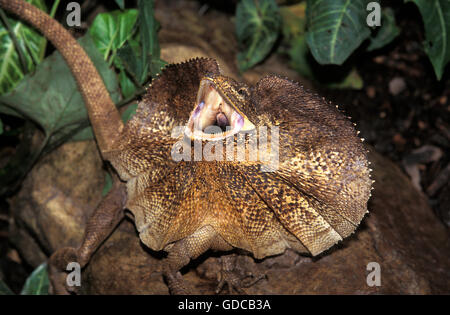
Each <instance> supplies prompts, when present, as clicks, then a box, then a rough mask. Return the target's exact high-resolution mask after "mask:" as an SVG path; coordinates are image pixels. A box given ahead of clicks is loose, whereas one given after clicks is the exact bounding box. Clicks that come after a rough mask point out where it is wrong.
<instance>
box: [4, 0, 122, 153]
mask: <svg viewBox="0 0 450 315" xmlns="http://www.w3.org/2000/svg"><path fill="white" fill-rule="evenodd" d="M0 7H2V8H4V9H6V10H7V11H10V12H11V13H13V14H15V15H17V16H18V17H19V18H21V19H23V20H25V21H26V22H28V23H29V24H31V25H32V26H33V27H35V28H36V29H38V30H39V31H40V32H41V33H42V34H43V35H44V36H45V37H46V38H47V39H48V40H50V42H51V43H52V44H53V45H54V46H55V48H56V49H57V50H58V51H59V52H60V53H61V55H62V56H63V57H64V59H65V60H66V62H67V65H68V66H69V68H70V70H71V71H72V74H73V76H74V77H75V80H76V82H77V84H78V88H79V90H80V92H81V94H82V96H83V100H84V103H85V106H86V108H87V111H88V114H89V120H90V121H91V124H92V127H93V129H94V134H95V137H96V140H97V144H98V147H99V149H100V152H101V154H102V156H103V157H104V158H105V153H107V152H108V151H111V150H113V149H114V143H116V140H117V139H118V138H119V136H120V134H121V131H122V129H123V123H122V120H121V118H120V114H119V112H118V110H117V108H116V106H115V105H114V103H113V101H112V100H111V97H110V96H109V93H108V91H107V89H106V87H105V84H104V83H103V81H102V78H101V77H100V75H99V73H98V71H97V69H96V68H95V66H94V64H93V63H92V61H91V60H90V58H89V57H88V55H87V54H86V52H85V51H84V49H83V48H82V47H81V46H80V45H79V44H78V42H77V41H76V40H75V39H74V38H73V37H72V35H70V33H69V32H68V31H67V30H66V29H64V27H63V26H62V25H61V24H59V23H58V22H57V21H56V20H54V19H53V18H51V17H50V16H49V15H48V14H46V13H45V12H43V11H41V10H39V9H38V8H36V7H34V6H33V5H31V4H29V3H27V2H25V1H22V0H0Z"/></svg>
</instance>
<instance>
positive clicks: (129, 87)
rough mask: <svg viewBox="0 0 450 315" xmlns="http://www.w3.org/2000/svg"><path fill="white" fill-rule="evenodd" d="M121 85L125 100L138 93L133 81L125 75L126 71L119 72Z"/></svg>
mask: <svg viewBox="0 0 450 315" xmlns="http://www.w3.org/2000/svg"><path fill="white" fill-rule="evenodd" d="M119 84H120V90H121V91H122V96H123V98H128V97H130V96H131V95H133V94H134V92H135V91H136V86H135V85H134V83H133V81H131V80H130V79H129V78H128V75H127V74H126V73H125V70H121V71H120V72H119Z"/></svg>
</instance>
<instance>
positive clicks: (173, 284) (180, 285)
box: [165, 271, 192, 295]
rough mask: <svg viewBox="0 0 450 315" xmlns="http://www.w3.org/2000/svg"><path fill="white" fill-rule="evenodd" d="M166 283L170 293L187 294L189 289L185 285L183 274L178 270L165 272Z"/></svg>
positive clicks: (189, 292)
mask: <svg viewBox="0 0 450 315" xmlns="http://www.w3.org/2000/svg"><path fill="white" fill-rule="evenodd" d="M165 277H166V280H167V284H168V287H169V290H170V294H172V295H189V294H192V293H191V291H190V290H189V289H188V288H187V287H186V286H185V284H184V281H183V276H182V275H181V273H180V272H179V271H177V272H175V273H170V272H167V273H166V274H165Z"/></svg>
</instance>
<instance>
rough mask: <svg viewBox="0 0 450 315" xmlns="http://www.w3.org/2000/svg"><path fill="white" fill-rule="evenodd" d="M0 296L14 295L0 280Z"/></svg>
mask: <svg viewBox="0 0 450 315" xmlns="http://www.w3.org/2000/svg"><path fill="white" fill-rule="evenodd" d="M0 295H14V293H13V291H11V289H10V288H9V287H8V286H7V285H6V283H5V282H3V280H1V279H0Z"/></svg>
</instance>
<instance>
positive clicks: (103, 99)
mask: <svg viewBox="0 0 450 315" xmlns="http://www.w3.org/2000/svg"><path fill="white" fill-rule="evenodd" d="M0 5H1V6H2V7H3V8H5V9H7V10H8V11H11V12H12V13H14V14H16V15H18V16H19V17H20V18H22V19H24V20H25V21H27V22H28V23H30V24H31V25H33V26H34V27H36V28H37V29H38V30H40V31H41V32H42V33H43V34H44V35H45V36H46V37H47V38H48V39H49V40H50V41H51V42H52V43H53V44H54V46H55V47H56V48H57V49H58V50H59V51H60V52H61V54H62V55H63V57H64V58H65V59H66V61H67V63H68V65H69V67H70V69H71V70H72V72H73V75H74V77H75V79H76V81H77V83H78V86H79V89H80V91H81V93H82V95H83V98H84V101H85V104H86V107H87V110H88V114H89V119H90V121H91V124H92V126H93V129H94V134H95V138H96V141H97V144H98V147H99V150H100V152H101V155H102V157H103V159H104V160H106V161H109V162H110V163H111V165H112V166H113V167H114V169H115V170H116V171H117V173H118V175H119V177H120V179H121V181H119V180H116V182H115V184H114V187H113V189H112V190H111V192H110V193H109V194H108V195H107V196H106V197H105V198H104V200H103V201H102V202H101V203H100V205H99V206H98V208H97V209H96V210H95V211H94V213H93V215H92V217H91V218H90V219H89V221H88V224H87V228H86V232H85V236H84V240H83V243H82V244H81V246H80V247H79V248H76V249H75V248H62V249H59V250H58V251H56V252H55V253H54V254H53V255H52V257H51V258H50V262H49V266H50V274H51V280H52V286H53V289H54V291H55V292H56V293H67V292H68V291H67V290H68V289H69V288H66V287H65V285H64V283H65V273H64V272H63V271H64V270H65V268H66V266H67V264H68V263H69V262H72V261H76V262H79V263H80V264H81V266H85V265H86V263H88V261H89V259H90V257H91V255H92V254H93V253H94V252H95V250H96V249H97V248H98V247H99V245H100V244H101V243H102V242H103V241H104V240H105V239H106V238H107V237H108V235H109V234H110V233H111V232H112V231H113V229H114V228H115V226H116V225H117V224H118V223H119V222H120V221H121V219H122V218H123V216H124V211H123V210H124V209H129V210H130V211H131V213H132V214H133V215H134V219H135V223H136V228H137V231H138V232H139V236H140V239H141V240H142V242H143V243H144V244H145V245H147V246H148V247H150V248H151V249H153V250H156V251H159V250H164V251H167V252H168V256H167V258H165V259H166V261H165V265H164V266H165V267H164V272H163V273H164V276H165V279H166V281H167V283H168V286H169V289H170V291H171V292H172V293H188V292H189V291H188V290H187V288H186V287H185V286H184V284H183V280H182V276H181V274H180V272H179V270H180V269H181V268H182V267H183V266H185V265H186V264H188V263H189V261H190V259H192V258H196V257H198V256H199V255H201V254H202V253H204V252H206V251H207V250H209V249H212V250H218V251H229V250H231V249H233V248H239V249H243V250H245V251H247V252H249V253H251V254H252V255H253V256H254V257H255V258H264V257H266V256H270V255H277V254H281V253H283V252H284V251H285V250H286V249H287V248H292V249H294V250H295V251H297V252H299V253H307V254H311V255H318V254H320V253H322V252H323V251H325V250H327V249H328V248H330V247H331V246H333V245H334V244H336V243H337V242H339V241H340V240H342V239H344V238H345V237H347V236H349V235H350V234H351V233H353V232H354V231H355V229H356V228H357V226H358V225H359V223H360V222H361V219H362V218H363V216H364V215H365V213H366V212H367V201H368V199H369V197H370V191H371V184H372V180H371V179H370V169H369V167H368V164H369V163H368V160H367V156H366V150H365V149H364V147H363V145H362V143H361V139H360V138H359V137H358V136H357V131H356V130H355V128H354V125H353V124H352V123H351V122H350V120H349V119H348V118H347V117H345V116H344V115H343V114H342V113H341V112H340V111H339V110H338V109H337V107H335V106H332V105H330V104H329V103H327V102H326V101H324V100H323V99H322V98H320V97H318V96H316V95H313V94H311V93H310V92H308V91H306V90H304V89H303V88H302V87H301V86H299V85H298V84H297V83H294V82H291V81H289V80H287V79H284V78H281V77H278V76H267V77H264V78H262V79H261V80H260V81H259V82H258V83H257V84H256V85H255V86H252V87H248V86H246V85H245V84H242V83H238V82H236V81H234V80H233V79H231V78H228V77H226V76H224V75H222V74H221V72H220V69H219V67H218V65H217V63H216V62H215V61H214V60H213V59H206V58H200V59H193V60H190V61H188V62H185V63H181V64H173V65H169V66H167V67H166V68H165V69H163V71H162V73H161V75H160V76H159V77H157V78H155V79H154V80H153V81H152V83H151V85H150V86H149V87H148V88H147V92H146V95H145V96H144V97H143V99H142V101H141V102H140V103H139V106H138V109H137V112H136V114H135V116H134V117H133V118H132V119H131V120H130V121H129V122H128V123H127V124H126V125H123V123H122V121H121V119H120V116H119V113H118V111H117V109H116V107H115V106H114V104H113V102H112V101H111V99H110V97H109V95H108V92H107V90H106V88H105V86H104V84H103V82H102V80H101V78H100V76H99V74H98V72H97V70H96V69H95V67H94V66H93V64H92V62H91V61H90V60H89V58H88V56H87V55H86V53H85V52H84V51H83V49H82V48H81V47H80V46H79V45H78V44H77V42H76V41H75V40H74V39H73V38H72V37H71V35H70V34H69V33H68V32H67V31H66V30H65V29H64V28H63V27H62V26H61V25H60V24H58V23H57V22H56V21H55V20H53V19H52V18H51V17H49V16H48V15H46V14H45V13H43V12H42V11H40V10H38V9H37V8H35V7H33V6H32V5H30V4H27V3H25V2H23V1H19V0H0ZM178 126H183V128H181V129H179V128H178V130H181V132H178V133H177V132H174V130H175V129H176V128H177V127H178ZM214 126H215V127H216V128H215V129H214V128H213V129H214V130H213V131H212V132H210V131H209V130H210V129H211V128H209V127H214ZM261 127H264V128H267V130H268V131H267V134H268V136H267V137H266V138H265V140H264V139H263V138H260V139H259V140H258V141H259V143H258V145H260V146H261V145H262V146H264V145H267V146H266V147H270V149H268V150H267V151H264V150H262V151H259V153H257V156H256V157H257V158H256V159H250V158H248V156H249V155H250V149H248V146H244V148H245V151H244V153H245V154H246V155H245V157H246V158H244V159H237V158H229V156H230V155H227V154H226V153H227V152H226V151H227V150H228V149H229V148H230V147H231V149H233V150H234V149H236V150H237V148H238V142H239V139H241V140H242V139H243V141H244V144H249V142H250V134H251V133H252V132H257V131H259V130H262V129H261ZM208 128H209V129H208ZM272 130H276V131H277V133H272ZM261 139H262V140H261ZM277 140H278V141H277ZM195 143H200V144H201V145H202V146H205V147H206V146H208V144H210V148H213V149H211V153H212V154H213V157H215V158H214V159H207V158H205V157H203V158H201V159H198V158H197V159H195V157H194V154H195V149H194V146H195ZM180 144H181V148H182V149H183V150H187V149H189V148H192V150H191V153H189V154H188V155H187V157H188V158H185V159H181V160H180V159H176V158H174V152H175V153H176V152H178V151H179V149H180ZM192 144H194V145H192ZM211 144H212V146H211ZM219 144H223V146H222V147H221V146H218V145H219ZM227 145H228V146H227ZM218 148H223V149H220V150H219V149H218ZM231 152H234V151H231ZM264 152H268V153H264ZM274 153H277V156H278V159H277V162H278V163H277V164H276V165H272V166H274V167H272V169H270V168H269V169H264V166H267V163H266V162H267V159H266V160H265V159H264V156H265V154H268V155H270V156H272V155H273V154H274ZM231 156H232V157H233V156H234V155H231ZM185 157H186V156H185ZM234 157H235V156H234ZM122 181H123V182H126V187H125V185H124V184H123V182H122ZM224 283H227V284H228V285H229V286H232V287H235V289H237V290H240V286H241V285H242V282H241V281H240V280H239V279H237V278H236V276H235V274H234V273H233V270H232V267H230V265H229V264H228V263H227V261H226V260H225V263H224V270H223V271H222V281H221V283H220V286H222V285H223V284H224Z"/></svg>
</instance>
